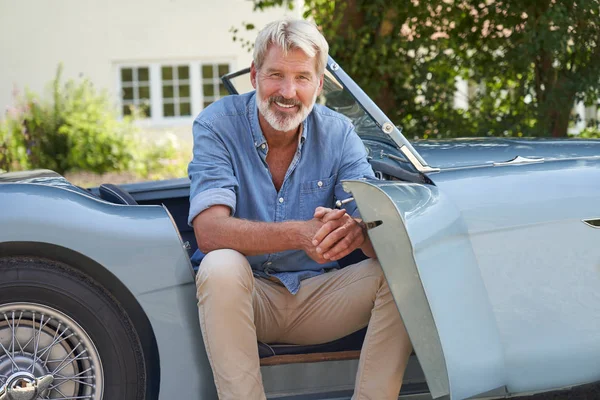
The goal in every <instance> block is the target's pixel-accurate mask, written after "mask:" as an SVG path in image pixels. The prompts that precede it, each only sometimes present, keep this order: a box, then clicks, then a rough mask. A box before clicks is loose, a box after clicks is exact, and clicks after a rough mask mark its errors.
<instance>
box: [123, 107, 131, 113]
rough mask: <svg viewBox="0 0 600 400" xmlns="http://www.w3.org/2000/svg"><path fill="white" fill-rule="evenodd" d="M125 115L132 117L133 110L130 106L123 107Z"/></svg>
mask: <svg viewBox="0 0 600 400" xmlns="http://www.w3.org/2000/svg"><path fill="white" fill-rule="evenodd" d="M123 115H131V109H130V108H129V104H125V105H123Z"/></svg>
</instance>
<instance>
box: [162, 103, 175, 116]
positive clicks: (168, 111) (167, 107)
mask: <svg viewBox="0 0 600 400" xmlns="http://www.w3.org/2000/svg"><path fill="white" fill-rule="evenodd" d="M163 115H164V116H165V117H174V116H175V104H163Z"/></svg>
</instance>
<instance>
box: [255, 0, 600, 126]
mask: <svg viewBox="0 0 600 400" xmlns="http://www.w3.org/2000/svg"><path fill="white" fill-rule="evenodd" d="M254 1H255V8H257V9H265V8H268V7H273V6H277V5H282V6H288V7H290V6H292V5H293V1H291V0H279V1H263V0H254ZM304 4H305V12H304V16H305V17H306V18H310V19H312V20H314V21H315V22H316V23H317V25H318V26H319V27H320V29H321V30H322V32H323V34H324V35H325V37H326V38H327V39H328V41H329V43H330V54H331V55H332V56H333V57H334V58H335V59H336V61H338V62H339V63H340V65H342V66H343V67H344V69H345V70H346V71H347V72H348V73H349V74H350V75H351V76H352V77H353V78H354V79H355V80H356V81H357V83H358V84H359V85H360V86H361V87H362V88H363V89H365V91H366V92H367V94H369V95H370V96H371V97H372V98H373V99H375V101H376V102H377V104H378V105H379V106H380V107H381V108H382V109H383V111H384V112H386V113H387V114H388V116H389V117H390V118H392V119H393V120H394V122H395V123H396V124H398V125H401V126H403V127H404V129H405V131H406V133H407V135H408V136H410V137H413V136H414V137H426V136H427V137H431V136H433V137H456V136H485V135H494V136H522V135H527V136H566V134H567V128H568V126H569V123H571V122H572V121H571V118H570V110H571V109H572V107H573V105H574V103H575V101H584V102H586V104H590V103H592V102H595V101H596V99H598V97H599V95H600V43H599V39H600V15H599V8H598V1H597V0H543V1H523V0H476V1H475V0H461V1H454V0H430V1H423V0H408V1H405V0H391V1H390V0H385V1H384V0H305V2H304ZM459 77H460V78H463V79H466V80H467V81H469V82H470V86H471V88H472V90H469V93H464V94H462V95H464V96H465V99H466V100H468V104H469V108H468V110H461V109H456V108H455V107H454V93H455V90H456V80H457V78H459Z"/></svg>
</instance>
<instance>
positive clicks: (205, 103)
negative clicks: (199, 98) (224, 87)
mask: <svg viewBox="0 0 600 400" xmlns="http://www.w3.org/2000/svg"><path fill="white" fill-rule="evenodd" d="M211 103H212V101H205V102H204V108H206V107H208V106H209V105H211Z"/></svg>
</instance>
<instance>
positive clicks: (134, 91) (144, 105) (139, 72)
mask: <svg viewBox="0 0 600 400" xmlns="http://www.w3.org/2000/svg"><path fill="white" fill-rule="evenodd" d="M121 100H122V105H123V115H131V113H132V108H133V107H135V108H137V109H139V110H140V111H141V112H143V113H144V115H145V116H147V117H151V116H152V110H151V108H150V71H149V69H148V67H139V68H121Z"/></svg>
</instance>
